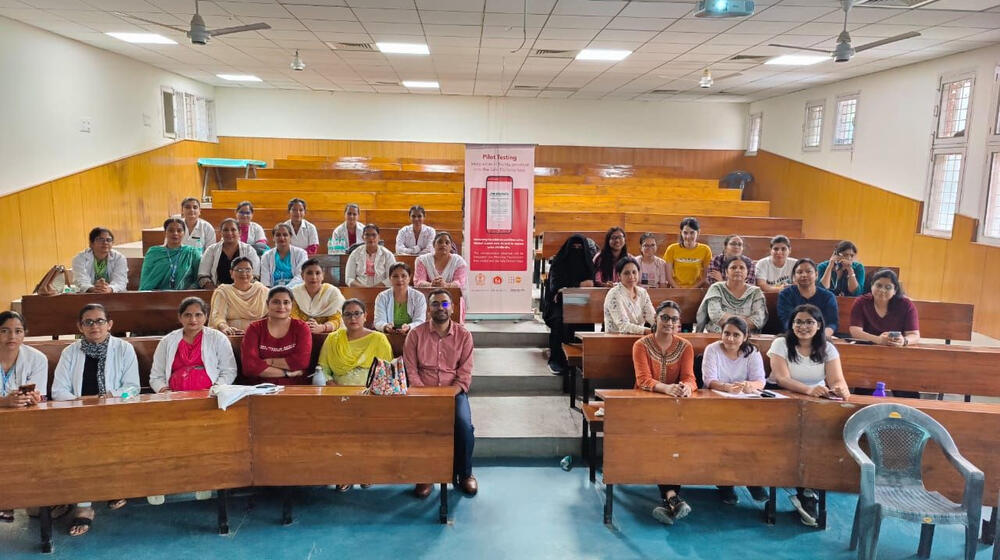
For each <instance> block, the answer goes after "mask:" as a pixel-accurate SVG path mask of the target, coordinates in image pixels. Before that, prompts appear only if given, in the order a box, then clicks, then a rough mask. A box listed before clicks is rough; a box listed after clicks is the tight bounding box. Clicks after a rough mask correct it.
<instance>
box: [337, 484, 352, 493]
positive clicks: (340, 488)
mask: <svg viewBox="0 0 1000 560" xmlns="http://www.w3.org/2000/svg"><path fill="white" fill-rule="evenodd" d="M352 486H354V485H353V484H338V485H337V487H336V488H335V490H336V491H337V492H340V493H341V494H343V493H344V492H347V491H348V490H350V489H351V487H352Z"/></svg>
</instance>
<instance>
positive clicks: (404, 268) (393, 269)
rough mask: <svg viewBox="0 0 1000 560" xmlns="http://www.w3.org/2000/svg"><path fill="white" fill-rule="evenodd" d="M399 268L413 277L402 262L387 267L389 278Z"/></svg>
mask: <svg viewBox="0 0 1000 560" xmlns="http://www.w3.org/2000/svg"><path fill="white" fill-rule="evenodd" d="M303 268H305V267H303ZM401 268H402V269H403V270H405V271H406V275H407V276H413V272H411V271H410V265H408V264H406V263H405V262H402V261H397V262H394V263H392V264H391V265H390V266H389V276H392V273H393V272H396V271H397V270H399V269H401Z"/></svg>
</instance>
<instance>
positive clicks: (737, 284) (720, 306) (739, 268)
mask: <svg viewBox="0 0 1000 560" xmlns="http://www.w3.org/2000/svg"><path fill="white" fill-rule="evenodd" d="M748 260H749V259H747V260H744V259H742V258H740V257H739V256H735V257H729V260H728V261H726V264H725V265H724V266H725V269H726V279H725V280H723V281H720V282H716V283H714V284H712V285H711V286H709V287H708V290H707V291H706V292H705V298H704V299H703V300H702V301H701V305H699V306H698V316H697V322H698V328H697V330H699V331H705V332H714V333H717V332H722V325H723V324H724V323H725V322H726V319H729V318H730V317H739V318H740V319H742V320H744V321H746V323H747V324H748V325H749V326H750V329H751V330H752V331H754V332H759V331H760V330H761V329H762V328H764V324H765V323H766V322H767V302H766V301H764V292H763V291H761V289H760V288H759V287H757V286H754V285H752V284H747V282H746V277H747V274H748V270H747V261H748Z"/></svg>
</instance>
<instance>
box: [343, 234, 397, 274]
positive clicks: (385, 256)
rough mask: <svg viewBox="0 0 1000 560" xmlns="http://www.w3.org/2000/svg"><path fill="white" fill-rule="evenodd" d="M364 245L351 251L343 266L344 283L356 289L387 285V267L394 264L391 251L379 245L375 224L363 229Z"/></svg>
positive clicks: (393, 256)
mask: <svg viewBox="0 0 1000 560" xmlns="http://www.w3.org/2000/svg"><path fill="white" fill-rule="evenodd" d="M362 236H363V238H364V240H365V244H364V246H362V247H357V248H356V249H354V250H353V251H351V255H350V256H349V257H347V265H346V266H344V283H345V284H347V285H348V286H354V287H357V288H374V287H375V286H388V285H389V267H390V266H392V263H394V262H396V257H395V255H393V254H392V251H390V250H388V249H386V248H385V247H383V246H381V245H379V243H378V241H379V238H378V236H379V229H378V226H377V225H375V224H368V225H366V226H365V227H364V231H363V233H362Z"/></svg>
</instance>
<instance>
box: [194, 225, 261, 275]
mask: <svg viewBox="0 0 1000 560" xmlns="http://www.w3.org/2000/svg"><path fill="white" fill-rule="evenodd" d="M220 229H221V230H222V241H220V242H218V243H216V244H214V245H211V246H209V247H208V249H205V253H204V254H203V255H202V256H201V266H199V267H198V285H199V286H201V287H202V288H205V289H208V290H211V289H213V288H215V287H216V286H218V285H220V284H232V283H233V277H232V275H231V274H230V273H229V271H230V270H231V267H230V266H229V265H230V264H232V262H233V259H235V258H237V257H246V258H247V259H249V260H250V266H252V267H253V271H254V275H257V274H258V271H259V270H260V258H259V257H258V256H257V251H256V250H254V248H253V247H251V246H250V245H247V244H246V243H243V242H242V241H240V230H239V226H238V225H237V224H236V220H234V219H233V218H226V219H225V220H222V225H221V227H220Z"/></svg>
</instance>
